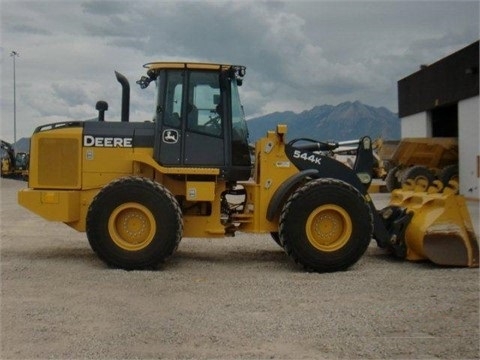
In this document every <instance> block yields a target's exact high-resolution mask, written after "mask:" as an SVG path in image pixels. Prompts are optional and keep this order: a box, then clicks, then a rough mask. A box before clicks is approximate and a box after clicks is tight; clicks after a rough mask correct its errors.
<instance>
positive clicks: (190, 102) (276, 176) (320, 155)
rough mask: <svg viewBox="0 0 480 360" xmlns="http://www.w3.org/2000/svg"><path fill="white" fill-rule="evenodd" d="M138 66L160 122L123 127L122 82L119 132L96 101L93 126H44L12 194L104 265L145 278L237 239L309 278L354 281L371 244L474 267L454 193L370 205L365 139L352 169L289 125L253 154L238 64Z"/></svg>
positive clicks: (125, 99)
mask: <svg viewBox="0 0 480 360" xmlns="http://www.w3.org/2000/svg"><path fill="white" fill-rule="evenodd" d="M144 67H145V68H146V76H142V78H141V79H140V80H139V81H137V83H138V84H139V85H140V86H141V87H142V88H145V87H147V86H148V85H149V84H150V83H152V82H154V83H155V84H156V95H155V99H156V100H155V104H154V106H153V119H152V120H151V121H143V122H130V121H129V105H130V102H129V101H130V95H129V91H130V86H129V83H128V81H127V79H126V78H125V77H124V76H123V75H121V74H120V73H117V72H116V73H115V74H116V78H117V80H118V81H119V82H120V83H121V85H122V88H123V90H122V111H121V121H105V111H107V109H108V104H107V103H106V102H105V101H99V102H98V103H97V105H96V109H97V110H98V121H65V122H58V123H53V124H46V125H42V126H39V127H38V128H36V129H35V131H34V133H33V135H32V137H31V147H30V149H31V150H30V174H29V175H30V176H29V183H28V188H26V189H22V190H21V191H20V192H19V193H18V201H19V203H20V204H21V205H22V206H24V207H26V208H27V209H29V210H31V211H33V212H34V213H36V214H38V215H40V216H42V217H44V218H45V219H47V220H51V221H61V222H64V223H65V224H67V225H68V226H70V227H72V228H74V229H76V230H78V231H85V232H86V234H87V238H88V241H89V243H90V246H91V248H92V249H93V251H94V252H95V253H96V254H97V255H98V256H99V258H100V259H102V260H103V261H104V262H105V263H106V264H108V265H110V266H112V267H117V268H123V269H151V268H155V267H156V266H157V265H158V264H159V263H162V262H163V261H164V260H165V259H167V258H168V257H170V256H171V255H172V254H173V253H174V251H175V249H176V248H177V246H178V244H179V242H180V240H181V239H182V238H183V237H195V238H211V237H225V236H233V235H234V234H235V233H236V232H238V231H240V232H244V233H265V234H270V235H271V236H272V237H273V239H274V240H275V241H276V242H277V243H278V244H279V245H280V246H282V247H283V249H284V250H285V252H286V253H287V254H288V255H289V256H290V257H291V258H292V259H293V261H295V262H296V263H298V264H300V265H301V266H303V267H304V268H305V269H307V270H309V271H315V272H331V271H339V270H344V269H347V268H348V267H350V266H351V265H353V264H355V263H356V262H357V261H358V259H360V257H361V256H362V255H363V254H364V253H365V251H366V249H367V247H368V246H369V244H370V242H371V239H372V238H373V239H375V240H376V242H377V244H378V245H379V246H380V247H382V248H384V249H386V250H388V251H389V252H391V253H392V254H394V255H395V256H397V257H400V258H407V259H411V260H418V259H421V258H425V259H427V258H428V259H430V260H432V261H436V262H438V263H441V264H445V265H454V266H478V245H477V242H476V239H475V238H474V236H473V237H471V236H469V234H470V235H471V234H473V230H472V226H471V221H470V218H469V215H468V211H467V210H466V207H465V204H464V203H462V202H461V201H457V200H458V199H461V197H460V196H459V195H455V194H447V193H445V192H441V191H440V190H439V191H438V192H437V193H435V194H433V193H432V194H427V193H425V194H424V195H422V196H423V197H424V199H425V200H422V201H424V202H423V203H421V202H420V200H417V196H418V192H416V191H415V190H398V191H399V192H400V193H399V194H398V195H396V197H395V200H394V201H393V202H392V204H391V205H389V206H387V207H386V208H384V209H382V210H380V211H378V210H376V208H375V206H374V204H373V202H372V199H371V198H370V196H369V194H368V187H369V186H370V183H371V181H372V169H373V161H374V158H373V154H372V141H371V139H370V138H369V137H368V136H365V137H362V138H361V139H359V140H358V142H357V153H356V157H355V163H354V164H353V166H352V167H349V166H347V165H345V164H343V163H341V162H340V161H337V160H335V159H334V158H333V157H332V156H331V155H330V154H331V152H332V151H333V150H335V149H336V148H338V147H339V144H338V143H335V142H325V141H318V140H315V139H305V138H301V139H292V140H287V127H286V126H285V125H281V124H280V125H277V127H276V129H272V131H268V132H267V133H266V135H265V137H263V138H261V139H260V140H258V141H257V142H256V143H255V146H254V149H252V147H251V146H250V144H249V142H248V131H247V123H246V121H245V117H244V113H243V107H242V105H241V102H240V97H239V91H238V87H239V86H240V85H241V84H242V81H243V78H244V75H245V67H244V66H240V65H225V64H206V63H189V62H153V63H148V64H146V65H144ZM443 197H446V198H448V199H450V200H448V199H444V200H441V199H443ZM442 201H444V202H443V203H442ZM446 202H448V204H449V206H446V204H447V203H446ZM450 205H451V206H450ZM427 218H428V220H427ZM443 227H446V228H448V232H447V231H442V229H443ZM466 234H467V235H466ZM455 246H458V248H459V250H458V251H456V253H455V255H454V256H451V254H452V252H451V249H452V247H455ZM417 248H419V250H418V249H417ZM431 249H434V250H431ZM440 253H441V254H442V255H438V256H437V255H432V254H440ZM437 259H440V261H437Z"/></svg>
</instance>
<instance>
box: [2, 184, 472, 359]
mask: <svg viewBox="0 0 480 360" xmlns="http://www.w3.org/2000/svg"><path fill="white" fill-rule="evenodd" d="M24 186H25V183H22V182H20V181H15V180H6V179H2V180H1V220H2V223H1V231H2V232H1V358H2V359H27V358H31V359H38V358H49V359H54V358H57V359H58V358H62V359H67V358H68V359H85V358H89V359H216V358H221V359H360V358H362V359H374V358H376V359H379V358H382V359H385V358H388V359H399V358H401V359H426V358H428V359H478V358H479V356H480V352H479V271H478V269H459V268H439V267H436V266H433V265H430V264H426V263H422V264H414V263H407V262H399V261H395V260H392V259H390V258H389V257H388V256H386V255H385V254H384V253H383V252H382V251H381V250H380V249H378V248H377V247H376V245H375V243H374V242H372V245H371V247H370V248H369V249H368V251H367V253H366V254H365V256H364V257H363V258H362V259H361V260H360V261H359V262H358V263H357V264H356V265H355V266H354V267H352V268H351V269H350V270H349V271H345V272H339V273H334V274H311V273H305V272H303V271H302V270H301V269H299V268H298V267H297V266H295V265H294V264H293V263H292V262H291V261H290V260H289V259H288V258H287V257H286V255H285V254H284V253H283V251H282V249H281V248H280V247H279V246H277V245H276V244H275V243H274V242H273V241H272V240H271V239H270V237H269V236H266V235H261V236H260V235H255V236H252V235H246V234H242V235H239V236H237V237H235V238H228V239H224V240H207V239H184V240H182V242H181V244H180V247H179V249H178V251H177V252H176V253H175V255H174V257H173V258H172V259H170V261H169V262H168V263H167V264H165V265H164V266H163V268H162V269H161V270H158V271H142V272H140V271H131V272H127V271H122V270H113V269H108V268H107V267H105V266H104V264H103V263H102V262H100V260H98V259H97V257H96V256H95V255H94V253H93V252H92V251H91V250H90V248H89V245H88V242H87V240H86V236H85V234H83V233H77V232H75V231H74V230H72V229H70V228H69V227H67V226H65V225H63V224H58V223H49V222H47V221H44V220H42V219H40V218H39V217H37V216H35V215H33V214H31V213H29V212H27V211H26V210H24V209H23V208H21V207H19V206H18V205H17V204H16V192H17V190H18V189H20V188H21V187H24ZM375 199H376V200H375V201H376V203H377V207H379V208H380V207H382V206H384V205H385V204H386V201H387V200H388V195H383V194H382V195H377V196H376V197H375ZM469 207H470V210H471V214H472V218H475V219H478V202H476V203H471V202H469ZM477 234H478V223H477Z"/></svg>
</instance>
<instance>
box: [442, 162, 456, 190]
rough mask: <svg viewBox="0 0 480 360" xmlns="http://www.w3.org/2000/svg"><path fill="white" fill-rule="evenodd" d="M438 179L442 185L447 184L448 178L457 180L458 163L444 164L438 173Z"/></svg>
mask: <svg viewBox="0 0 480 360" xmlns="http://www.w3.org/2000/svg"><path fill="white" fill-rule="evenodd" d="M438 179H439V180H440V181H441V182H442V184H443V186H447V185H448V182H449V181H450V180H455V181H457V182H458V179H459V177H458V165H457V164H453V165H448V166H445V167H444V168H443V169H442V170H441V171H440V174H438Z"/></svg>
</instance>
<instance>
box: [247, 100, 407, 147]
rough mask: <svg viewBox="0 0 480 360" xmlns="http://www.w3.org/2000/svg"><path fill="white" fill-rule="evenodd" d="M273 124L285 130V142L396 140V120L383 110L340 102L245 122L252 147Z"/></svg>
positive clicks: (398, 129) (391, 113)
mask: <svg viewBox="0 0 480 360" xmlns="http://www.w3.org/2000/svg"><path fill="white" fill-rule="evenodd" d="M277 124H286V125H287V126H288V132H287V139H288V140H292V139H296V138H302V137H304V138H310V139H314V140H320V141H326V140H332V141H345V140H356V139H359V138H360V137H362V136H365V135H368V136H370V137H371V138H372V139H376V138H380V137H381V138H383V139H385V140H398V139H400V137H401V135H400V119H399V117H398V115H397V114H395V113H393V112H391V111H390V110H388V109H387V108H384V107H373V106H369V105H365V104H362V103H361V102H360V101H355V102H350V101H348V102H344V103H341V104H339V105H337V106H333V105H321V106H315V107H314V108H312V109H311V110H306V111H303V112H301V113H294V112H292V111H285V112H275V113H271V114H267V115H264V116H260V117H256V118H252V119H249V120H248V121H247V126H248V131H249V135H250V136H249V137H250V138H249V141H250V143H254V142H255V141H256V140H258V139H259V138H260V137H262V136H265V134H266V132H267V131H268V130H275V127H276V125H277Z"/></svg>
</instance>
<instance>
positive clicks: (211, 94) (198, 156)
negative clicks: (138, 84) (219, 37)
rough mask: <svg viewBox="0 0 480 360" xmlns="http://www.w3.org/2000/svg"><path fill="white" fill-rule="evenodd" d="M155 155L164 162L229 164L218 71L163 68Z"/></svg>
mask: <svg viewBox="0 0 480 360" xmlns="http://www.w3.org/2000/svg"><path fill="white" fill-rule="evenodd" d="M158 84H159V91H158V99H157V104H159V105H158V106H157V115H156V120H157V126H156V135H155V138H156V139H155V140H156V141H155V149H154V156H155V159H156V160H157V161H158V162H159V163H160V164H162V165H164V166H192V167H193V166H203V167H205V166H212V167H217V166H218V167H223V166H225V158H226V157H225V145H224V136H225V126H224V119H225V111H224V109H225V105H226V104H225V99H224V98H225V96H224V94H222V92H221V89H220V80H219V74H218V72H214V71H186V70H169V71H162V72H161V73H160V79H159V82H158Z"/></svg>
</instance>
